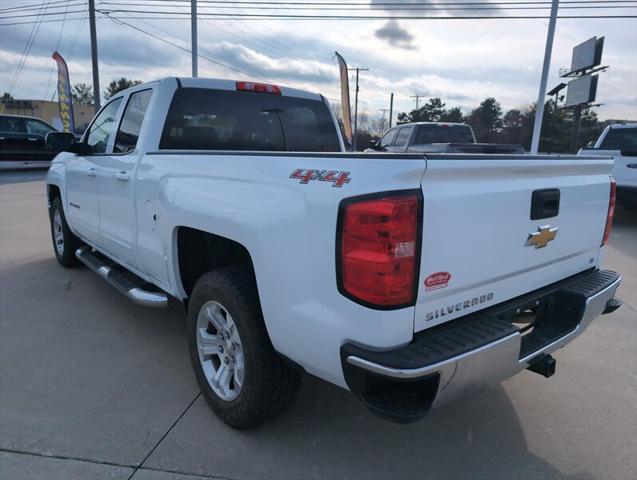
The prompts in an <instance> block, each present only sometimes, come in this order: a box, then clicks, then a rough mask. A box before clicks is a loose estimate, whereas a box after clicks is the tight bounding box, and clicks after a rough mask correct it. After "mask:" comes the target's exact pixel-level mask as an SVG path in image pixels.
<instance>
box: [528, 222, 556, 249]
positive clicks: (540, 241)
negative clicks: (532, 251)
mask: <svg viewBox="0 0 637 480" xmlns="http://www.w3.org/2000/svg"><path fill="white" fill-rule="evenodd" d="M556 235H557V227H553V228H551V226H550V225H543V226H541V227H538V231H537V232H532V233H529V238H528V239H527V240H526V246H527V247H530V246H531V245H535V248H542V247H546V245H548V243H549V242H550V241H551V240H553V239H554V238H555V236H556Z"/></svg>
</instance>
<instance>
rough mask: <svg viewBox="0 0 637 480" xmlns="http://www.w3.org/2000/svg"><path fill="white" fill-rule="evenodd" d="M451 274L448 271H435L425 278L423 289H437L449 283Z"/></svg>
mask: <svg viewBox="0 0 637 480" xmlns="http://www.w3.org/2000/svg"><path fill="white" fill-rule="evenodd" d="M449 280H451V274H450V273H449V272H436V273H432V274H431V275H429V276H428V277H427V278H425V290H437V289H438V288H445V287H446V286H447V285H449Z"/></svg>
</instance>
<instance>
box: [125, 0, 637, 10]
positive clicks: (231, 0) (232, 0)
mask: <svg viewBox="0 0 637 480" xmlns="http://www.w3.org/2000/svg"><path fill="white" fill-rule="evenodd" d="M141 1H146V2H153V3H154V4H161V3H167V4H178V3H190V0H141ZM122 3H135V2H122ZM137 3H139V2H137ZM198 3H199V4H215V5H222V6H224V5H253V6H255V5H256V6H259V5H293V6H310V5H314V6H317V7H325V6H331V5H335V6H342V5H351V6H366V7H373V8H379V7H380V8H382V7H395V6H407V7H418V6H427V5H431V3H429V2H404V1H403V2H400V1H396V2H382V3H373V4H370V3H360V2H351V1H349V2H347V1H344V2H298V1H296V2H295V1H289V2H286V1H241V0H223V1H222V0H198ZM550 3H551V2H550V1H549V0H529V1H500V2H488V1H480V2H467V1H464V2H453V1H452V2H437V3H436V4H435V5H480V4H482V5H487V4H488V5H519V4H520V5H523V4H550ZM573 3H581V4H585V3H632V0H564V1H562V2H560V4H573ZM383 9H384V8H383Z"/></svg>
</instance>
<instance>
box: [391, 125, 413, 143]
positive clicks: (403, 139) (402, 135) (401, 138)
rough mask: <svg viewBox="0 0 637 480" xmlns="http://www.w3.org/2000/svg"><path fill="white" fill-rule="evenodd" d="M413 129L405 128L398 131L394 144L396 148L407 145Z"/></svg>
mask: <svg viewBox="0 0 637 480" xmlns="http://www.w3.org/2000/svg"><path fill="white" fill-rule="evenodd" d="M412 130H413V127H405V128H401V129H400V130H398V135H396V141H395V142H394V146H395V147H404V146H405V145H406V144H407V140H409V137H411V131H412Z"/></svg>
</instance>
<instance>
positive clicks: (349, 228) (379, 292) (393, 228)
mask: <svg viewBox="0 0 637 480" xmlns="http://www.w3.org/2000/svg"><path fill="white" fill-rule="evenodd" d="M421 238H422V192H421V191H420V189H417V190H401V191H393V192H384V193H379V194H373V195H363V196H360V197H352V198H348V199H345V200H343V201H342V202H341V205H340V209H339V216H338V226H337V237H336V274H337V284H338V289H339V291H340V292H341V294H343V295H344V296H346V297H348V298H350V299H351V300H353V301H355V302H356V303H359V304H361V305H364V306H366V307H370V308H375V309H381V310H392V309H398V308H403V307H407V306H411V305H414V304H415V302H416V296H417V294H418V278H419V273H420V247H421Z"/></svg>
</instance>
